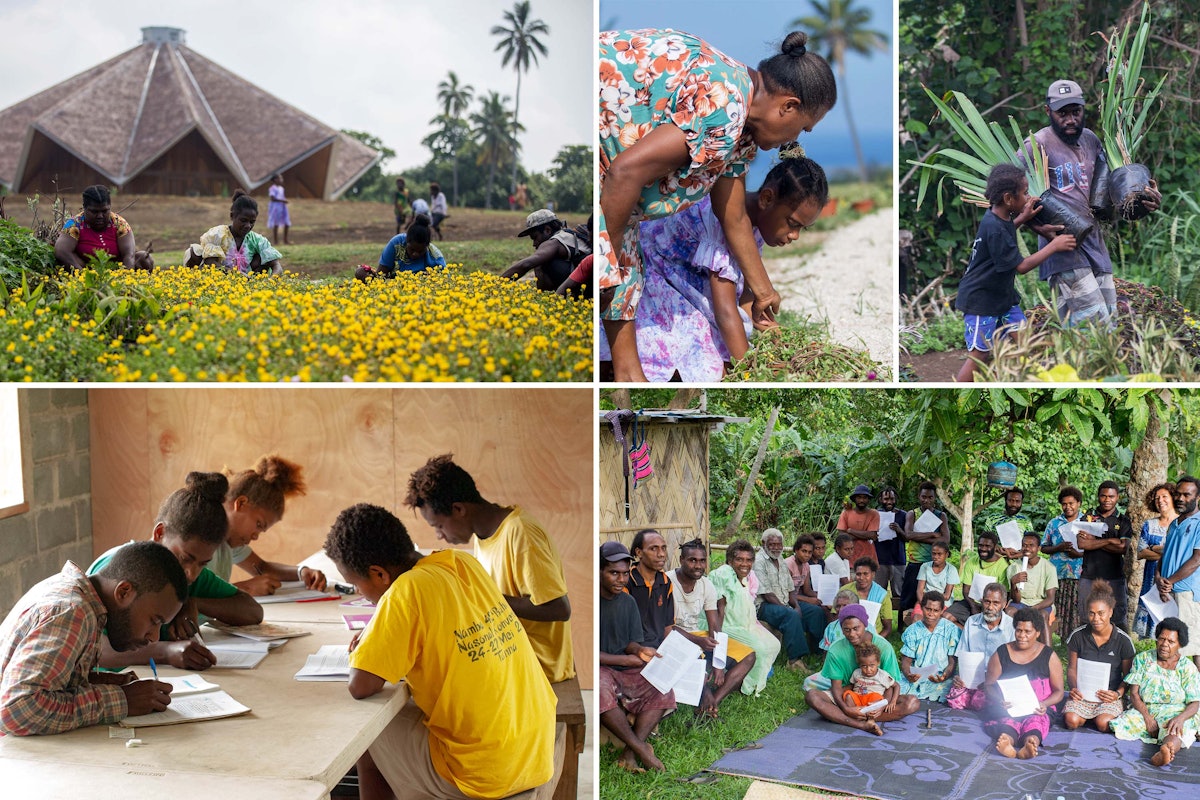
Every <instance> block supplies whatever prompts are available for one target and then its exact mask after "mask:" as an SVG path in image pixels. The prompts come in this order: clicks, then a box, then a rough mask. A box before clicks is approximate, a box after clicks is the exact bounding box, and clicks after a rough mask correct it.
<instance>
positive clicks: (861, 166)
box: [838, 61, 867, 183]
mask: <svg viewBox="0 0 1200 800" xmlns="http://www.w3.org/2000/svg"><path fill="white" fill-rule="evenodd" d="M838 77H839V78H841V79H842V96H841V97H840V98H839V99H840V100H841V101H842V107H843V108H844V109H846V124H847V125H849V126H850V141H851V142H852V143H853V144H854V157H855V158H856V159H858V175H859V177H860V178H861V179H862V182H863V183H866V182H867V161H866V159H865V158H863V151H862V144H860V143H859V141H858V130H857V129H856V128H855V127H854V115H853V114H852V113H850V85H849V84H848V83H847V82H846V65H845V64H844V63H843V62H841V61H839V62H838Z"/></svg>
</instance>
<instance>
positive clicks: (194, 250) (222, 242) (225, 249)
mask: <svg viewBox="0 0 1200 800" xmlns="http://www.w3.org/2000/svg"><path fill="white" fill-rule="evenodd" d="M257 221H258V203H257V202H255V200H254V198H253V197H251V196H250V195H248V194H246V193H245V192H243V191H242V190H241V189H238V190H237V191H235V192H234V193H233V204H232V205H230V207H229V224H228V225H218V226H217V227H215V228H210V229H209V230H208V232H207V233H205V234H204V235H203V236H201V237H200V243H199V244H194V245H192V246H191V247H189V248H188V249H187V250H185V251H184V253H183V258H184V262H183V263H184V266H187V267H199V266H209V265H217V266H221V267H224V268H225V269H227V270H231V271H234V272H240V273H242V274H243V275H248V274H249V273H251V272H270V273H271V274H272V275H282V274H283V265H281V264H280V263H279V259H280V258H281V256H280V254H279V251H278V250H276V249H275V248H274V247H272V246H271V243H270V242H269V241H267V237H265V236H262V235H260V234H257V233H255V232H254V223H255V222H257Z"/></svg>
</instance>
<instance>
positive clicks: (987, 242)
mask: <svg viewBox="0 0 1200 800" xmlns="http://www.w3.org/2000/svg"><path fill="white" fill-rule="evenodd" d="M1023 260H1024V259H1022V257H1021V251H1020V250H1018V249H1017V228H1016V226H1015V225H1013V223H1012V220H1007V219H1000V218H999V217H997V216H996V215H995V213H993V212H992V210H991V209H988V212H987V213H986V214H984V215H983V221H982V222H980V223H979V232H978V233H977V234H975V243H974V245H972V247H971V261H970V263H968V264H967V272H966V274H965V275H963V277H962V280H961V281H960V282H959V284H958V299H957V300H956V301H955V303H954V307H955V308H957V309H958V310H959V311H961V312H963V313H964V314H977V315H979V316H981V317H1002V316H1004V315H1005V314H1006V313H1007V312H1008V310H1009V309H1010V308H1012V307H1013V306H1018V305H1020V304H1021V295H1020V294H1018V292H1017V287H1016V280H1017V266H1018V265H1019V264H1020V263H1021V261H1023Z"/></svg>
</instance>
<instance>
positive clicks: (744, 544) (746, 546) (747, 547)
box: [725, 539, 754, 564]
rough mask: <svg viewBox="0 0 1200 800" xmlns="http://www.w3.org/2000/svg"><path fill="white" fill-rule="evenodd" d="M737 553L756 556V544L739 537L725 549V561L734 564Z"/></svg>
mask: <svg viewBox="0 0 1200 800" xmlns="http://www.w3.org/2000/svg"><path fill="white" fill-rule="evenodd" d="M737 553H749V554H750V557H751V558H754V545H752V544H750V543H749V542H748V541H746V540H745V539H738V540H737V541H736V542H734V543H733V544H731V545H729V547H728V548H727V549H726V550H725V563H726V564H732V563H733V557H734V555H735V554H737Z"/></svg>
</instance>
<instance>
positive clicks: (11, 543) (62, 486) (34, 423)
mask: <svg viewBox="0 0 1200 800" xmlns="http://www.w3.org/2000/svg"><path fill="white" fill-rule="evenodd" d="M19 398H20V399H19V401H18V402H19V404H20V407H21V413H22V414H23V415H24V416H25V417H26V420H27V422H28V424H27V425H22V429H23V431H27V432H28V433H27V434H26V435H24V436H23V437H22V445H23V447H26V448H29V449H30V457H29V458H27V459H26V462H25V463H26V464H32V469H33V495H32V497H30V498H28V499H29V510H28V511H27V512H24V513H21V514H17V515H15V516H12V517H7V518H5V519H0V616H3V615H6V614H7V613H8V611H9V609H11V608H12V607H13V605H14V604H15V603H16V601H17V600H18V599H20V597H21V595H23V594H24V593H25V592H26V590H28V589H29V587H31V586H33V585H34V584H35V583H37V582H38V581H40V580H42V579H43V578H45V577H47V576H49V575H51V574H53V573H56V572H58V571H59V570H60V569H62V565H63V563H64V562H66V561H67V560H72V561H75V562H76V563H77V564H79V565H80V566H81V567H84V568H86V567H87V565H88V564H90V563H91V558H92V466H91V452H90V448H91V442H90V433H89V428H88V396H87V391H86V390H83V389H23V390H21V391H20V393H19Z"/></svg>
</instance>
